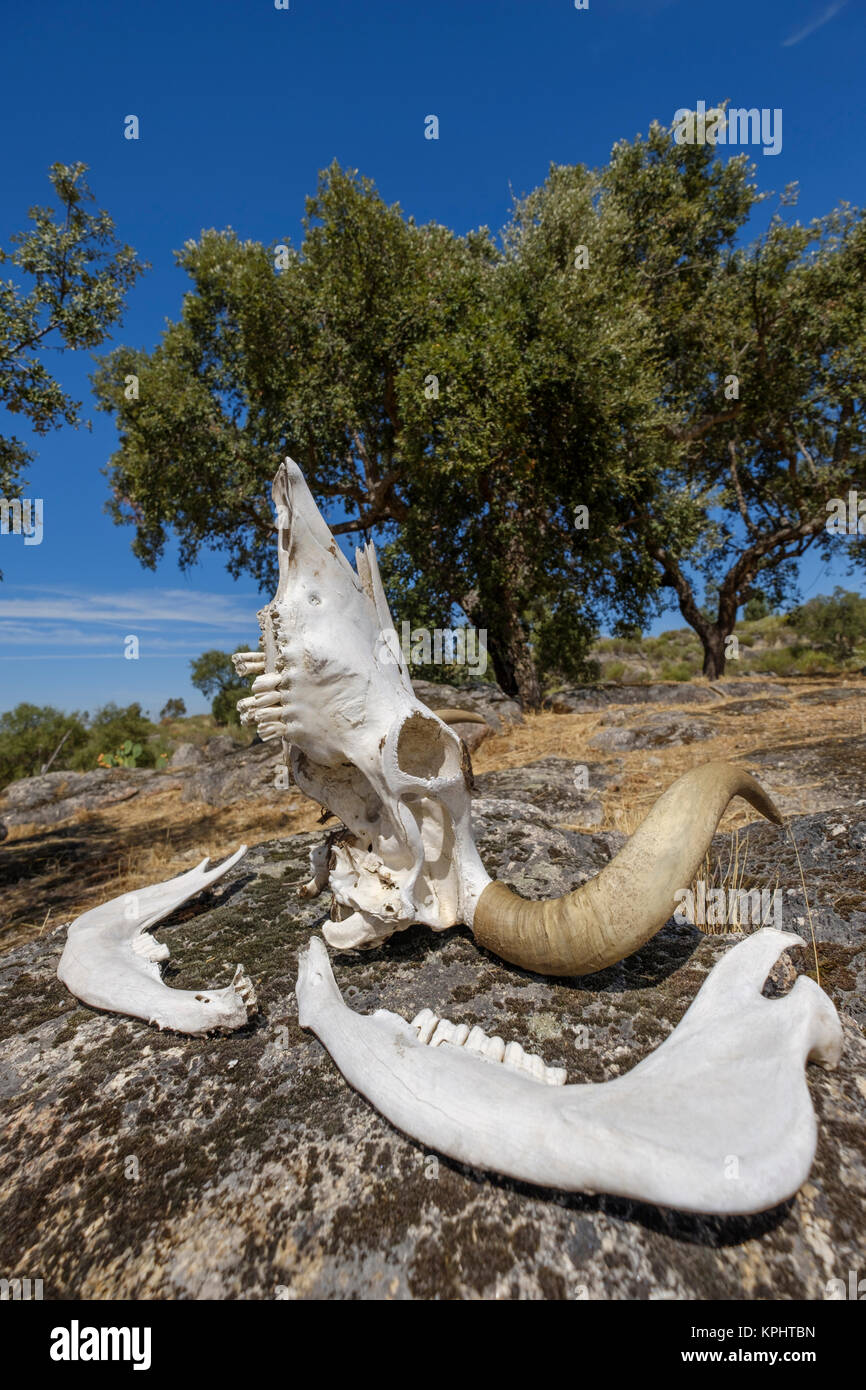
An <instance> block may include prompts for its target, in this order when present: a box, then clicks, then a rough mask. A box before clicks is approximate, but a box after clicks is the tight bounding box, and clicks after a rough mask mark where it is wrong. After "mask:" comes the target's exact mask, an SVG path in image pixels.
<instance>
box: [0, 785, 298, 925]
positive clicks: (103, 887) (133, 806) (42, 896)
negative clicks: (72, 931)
mask: <svg viewBox="0 0 866 1390" xmlns="http://www.w3.org/2000/svg"><path fill="white" fill-rule="evenodd" d="M318 819H319V808H318V806H315V805H313V803H312V802H310V801H307V800H306V798H304V797H302V796H301V795H300V793H298V792H296V791H292V792H291V793H288V792H287V793H286V799H285V802H284V803H283V804H282V805H281V806H280V807H279V808H275V807H272V806H259V805H257V804H256V802H255V801H242V802H238V803H236V804H235V805H234V806H222V807H214V806H206V805H204V804H202V803H201V802H183V801H181V799H180V792H179V791H178V790H169V791H165V792H161V793H158V794H157V795H155V796H149V797H147V799H141V800H139V798H137V797H134V798H133V799H132V800H130V801H124V802H120V803H116V804H115V805H113V806H111V807H110V808H108V809H106V811H104V812H98V811H93V812H88V813H86V814H84V815H81V816H77V817H76V818H75V819H74V820H72V821H67V822H64V824H63V825H61V826H57V827H48V828H46V827H44V826H30V825H18V826H12V827H10V830H9V838H8V839H7V840H6V841H5V842H4V844H3V846H2V848H0V855H2V858H3V859H4V860H5V861H8V860H9V859H10V857H11V860H12V862H13V865H14V867H15V868H16V869H17V871H18V872H17V873H15V874H14V876H13V879H12V881H7V882H6V883H5V884H4V887H3V923H2V926H0V949H6V950H8V949H10V948H11V947H12V946H17V945H19V944H20V943H21V942H23V941H29V940H32V938H33V937H34V936H39V935H41V934H42V932H43V931H44V930H45V927H46V925H50V926H52V927H53V926H57V925H58V924H59V923H61V922H67V921H70V920H71V919H72V918H74V917H77V916H78V915H79V914H80V913H81V912H86V911H87V909H88V908H91V907H95V906H97V904H99V903H101V902H105V901H106V900H107V899H109V898H115V897H120V896H121V894H124V893H131V892H134V891H135V890H136V889H138V888H143V887H146V886H147V885H148V884H150V883H159V882H160V881H161V880H163V879H167V878H172V877H173V876H174V875H176V874H180V873H183V872H184V871H185V870H186V869H189V868H192V866H193V865H195V864H198V863H199V862H200V861H201V860H202V859H205V858H211V859H213V860H215V861H216V860H219V859H222V858H224V856H225V855H227V854H231V853H232V852H233V851H234V850H236V849H237V848H238V846H239V845H241V844H248V845H255V844H261V843H262V841H264V840H273V839H276V838H278V837H280V836H284V835H293V834H296V833H298V832H299V831H303V830H313V829H315V828H316V826H317V823H318ZM47 913H50V917H49V918H48V920H47V922H46V914H47Z"/></svg>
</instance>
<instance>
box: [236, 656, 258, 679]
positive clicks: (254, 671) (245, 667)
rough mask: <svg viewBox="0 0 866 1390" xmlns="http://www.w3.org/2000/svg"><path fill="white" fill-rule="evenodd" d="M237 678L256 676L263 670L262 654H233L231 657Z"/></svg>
mask: <svg viewBox="0 0 866 1390" xmlns="http://www.w3.org/2000/svg"><path fill="white" fill-rule="evenodd" d="M232 662H233V664H234V668H235V670H236V671H237V673H238V675H239V676H256V675H258V674H259V672H260V671H264V669H265V654H264V652H235V653H234V655H233V656H232Z"/></svg>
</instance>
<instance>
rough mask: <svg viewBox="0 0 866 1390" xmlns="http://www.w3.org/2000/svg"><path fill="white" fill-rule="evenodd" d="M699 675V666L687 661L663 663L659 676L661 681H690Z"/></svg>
mask: <svg viewBox="0 0 866 1390" xmlns="http://www.w3.org/2000/svg"><path fill="white" fill-rule="evenodd" d="M699 674H700V664H699V663H698V662H689V661H663V662H662V665H661V670H660V671H659V675H660V677H661V679H662V680H663V681H690V680H694V678H695V676H697V675H699Z"/></svg>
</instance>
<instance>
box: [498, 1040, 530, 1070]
mask: <svg viewBox="0 0 866 1390" xmlns="http://www.w3.org/2000/svg"><path fill="white" fill-rule="evenodd" d="M525 1056H526V1053H525V1052H524V1051H523V1048H522V1047H521V1046H520V1043H518V1042H510V1043H508V1045H507V1047H506V1049H505V1053H504V1055H503V1058H502V1060H503V1062H504V1063H505V1065H506V1066H507V1067H516V1068H517V1069H518V1070H522V1069H523V1063H524V1058H525Z"/></svg>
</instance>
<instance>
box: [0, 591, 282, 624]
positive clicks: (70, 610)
mask: <svg viewBox="0 0 866 1390" xmlns="http://www.w3.org/2000/svg"><path fill="white" fill-rule="evenodd" d="M7 592H9V591H7ZM260 607H261V599H260V598H259V597H258V596H257V595H255V594H249V595H233V594H232V595H229V594H208V593H202V592H197V591H195V590H190V589H151V590H146V591H141V590H138V591H131V592H127V593H118V594H88V593H76V592H75V590H69V589H63V590H59V589H57V590H54V589H42V590H38V591H37V590H33V589H29V590H28V591H27V593H26V594H24V595H22V596H21V597H10V598H6V597H5V594H0V624H3V623H7V622H8V621H9V620H10V619H18V620H23V621H24V622H27V623H33V622H50V623H55V624H56V623H63V622H66V621H69V622H70V623H73V624H76V625H88V626H89V625H91V624H93V625H95V626H102V627H126V628H128V629H129V630H130V631H135V630H136V625H137V626H138V627H139V628H140V627H143V626H148V625H154V624H156V625H159V624H162V623H172V624H177V623H184V624H187V625H188V626H190V627H194V628H224V627H231V628H237V627H249V626H250V625H252V626H255V615H256V610H257V609H258V608H260Z"/></svg>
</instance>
